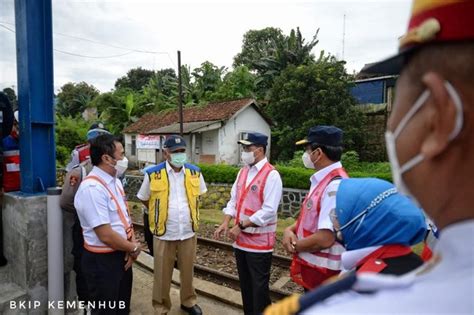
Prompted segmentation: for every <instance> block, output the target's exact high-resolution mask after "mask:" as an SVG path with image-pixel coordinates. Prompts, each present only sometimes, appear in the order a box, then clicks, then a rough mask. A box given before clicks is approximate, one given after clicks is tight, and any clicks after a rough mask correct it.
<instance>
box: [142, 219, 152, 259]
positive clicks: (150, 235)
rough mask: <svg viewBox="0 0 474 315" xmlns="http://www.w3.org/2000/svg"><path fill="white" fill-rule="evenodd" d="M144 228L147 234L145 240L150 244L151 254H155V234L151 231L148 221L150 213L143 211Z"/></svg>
mask: <svg viewBox="0 0 474 315" xmlns="http://www.w3.org/2000/svg"><path fill="white" fill-rule="evenodd" d="M143 230H144V232H143V233H144V234H145V242H146V244H147V246H148V251H149V252H150V255H152V256H153V234H151V231H150V223H149V221H148V213H143Z"/></svg>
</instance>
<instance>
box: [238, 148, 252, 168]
mask: <svg viewBox="0 0 474 315" xmlns="http://www.w3.org/2000/svg"><path fill="white" fill-rule="evenodd" d="M240 158H241V159H242V162H244V164H245V165H251V164H253V163H254V162H255V155H254V154H253V152H245V151H242V154H241V155H240Z"/></svg>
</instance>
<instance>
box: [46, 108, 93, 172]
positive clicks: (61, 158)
mask: <svg viewBox="0 0 474 315" xmlns="http://www.w3.org/2000/svg"><path fill="white" fill-rule="evenodd" d="M88 129H89V123H88V122H86V121H85V120H83V119H82V118H80V117H75V118H73V117H62V116H60V115H57V116H56V127H55V129H54V131H55V137H56V160H57V162H58V165H59V166H65V165H66V164H67V162H68V161H69V159H70V157H71V155H70V154H71V151H72V150H73V149H74V147H75V146H76V145H78V144H81V143H84V142H85V141H86V134H87V130H88Z"/></svg>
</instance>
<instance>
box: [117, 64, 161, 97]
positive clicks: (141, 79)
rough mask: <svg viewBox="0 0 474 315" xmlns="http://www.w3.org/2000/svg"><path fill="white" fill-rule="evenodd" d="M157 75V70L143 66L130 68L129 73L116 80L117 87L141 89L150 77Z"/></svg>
mask: <svg viewBox="0 0 474 315" xmlns="http://www.w3.org/2000/svg"><path fill="white" fill-rule="evenodd" d="M154 76H155V71H153V70H147V69H143V68H142V67H138V68H134V69H130V70H129V71H128V72H127V74H126V75H125V76H123V77H121V78H119V79H117V81H115V88H116V89H131V90H133V91H137V92H138V91H141V90H142V89H143V87H145V85H147V84H148V82H150V79H151V78H153V77H154Z"/></svg>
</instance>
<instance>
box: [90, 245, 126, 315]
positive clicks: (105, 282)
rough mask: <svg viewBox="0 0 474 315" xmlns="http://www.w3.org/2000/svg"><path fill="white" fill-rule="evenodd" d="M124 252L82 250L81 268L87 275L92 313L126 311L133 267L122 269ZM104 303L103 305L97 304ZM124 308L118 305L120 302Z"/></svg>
mask: <svg viewBox="0 0 474 315" xmlns="http://www.w3.org/2000/svg"><path fill="white" fill-rule="evenodd" d="M124 267H125V253H124V252H119V251H117V252H113V253H109V254H96V253H91V252H89V251H88V250H84V253H83V255H82V271H83V273H84V275H85V276H86V280H87V287H88V288H89V295H90V300H91V302H95V308H94V309H92V314H107V315H108V314H129V313H130V298H131V295H132V282H133V272H132V268H130V269H128V270H127V271H125V268H124ZM100 303H105V305H106V307H105V308H104V307H99V306H100ZM123 303H124V305H125V308H120V305H121V304H123Z"/></svg>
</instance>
